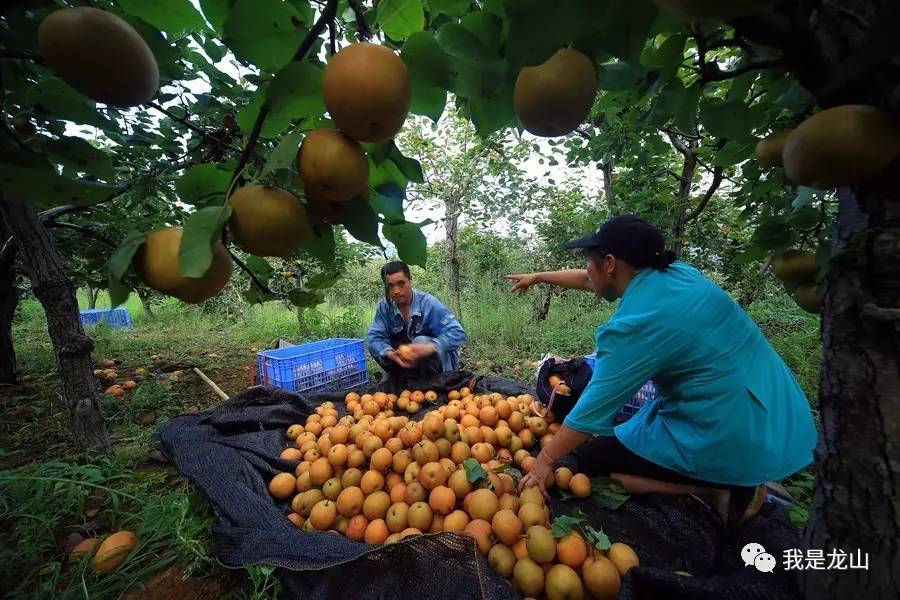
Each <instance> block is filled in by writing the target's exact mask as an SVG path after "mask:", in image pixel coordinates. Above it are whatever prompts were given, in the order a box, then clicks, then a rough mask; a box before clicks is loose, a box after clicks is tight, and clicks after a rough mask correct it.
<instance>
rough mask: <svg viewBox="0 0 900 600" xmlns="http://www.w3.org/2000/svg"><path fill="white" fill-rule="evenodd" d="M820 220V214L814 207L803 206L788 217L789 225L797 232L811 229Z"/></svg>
mask: <svg viewBox="0 0 900 600" xmlns="http://www.w3.org/2000/svg"><path fill="white" fill-rule="evenodd" d="M821 220H822V213H821V212H820V211H819V209H817V208H816V207H814V206H803V207H801V208H798V209H797V210H796V211H794V212H793V213H792V214H791V216H790V219H789V221H790V223H791V225H792V226H793V227H795V228H797V229H799V230H801V231H802V230H806V229H812V228H813V227H815V226H816V225H818V224H819V222H820V221H821Z"/></svg>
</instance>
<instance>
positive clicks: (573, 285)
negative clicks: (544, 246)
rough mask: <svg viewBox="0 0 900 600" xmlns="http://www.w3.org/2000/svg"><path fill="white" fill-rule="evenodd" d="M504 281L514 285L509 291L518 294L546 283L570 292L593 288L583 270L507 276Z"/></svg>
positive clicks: (588, 290)
mask: <svg viewBox="0 0 900 600" xmlns="http://www.w3.org/2000/svg"><path fill="white" fill-rule="evenodd" d="M505 279H508V280H509V281H512V282H513V283H514V284H515V285H513V288H512V290H511V291H513V292H519V293H520V294H524V293H525V292H527V291H528V288H530V287H531V286H533V285H534V284H536V283H546V284H549V285H555V286H557V287H562V288H567V289H570V290H584V291H587V292H593V291H594V288H593V287H592V286H591V280H590V279H588V275H587V271H586V270H585V269H569V270H566V271H546V272H544V273H524V274H519V275H507V276H506V277H505Z"/></svg>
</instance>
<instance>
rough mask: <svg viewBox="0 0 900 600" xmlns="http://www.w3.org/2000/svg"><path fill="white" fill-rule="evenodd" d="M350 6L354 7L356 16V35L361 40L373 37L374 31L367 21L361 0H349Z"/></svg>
mask: <svg viewBox="0 0 900 600" xmlns="http://www.w3.org/2000/svg"><path fill="white" fill-rule="evenodd" d="M349 4H350V8H352V9H353V15H354V16H355V17H356V37H357V39H359V40H360V41H364V40H368V39H369V38H371V37H372V31H371V30H370V29H369V24H368V23H367V22H366V14H365V12H363V7H362V2H361V0H349Z"/></svg>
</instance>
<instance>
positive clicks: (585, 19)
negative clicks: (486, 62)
mask: <svg viewBox="0 0 900 600" xmlns="http://www.w3.org/2000/svg"><path fill="white" fill-rule="evenodd" d="M505 5H506V11H507V13H508V14H509V39H508V41H507V44H506V56H507V59H508V61H509V64H510V66H511V67H512V68H513V69H516V70H517V69H518V68H519V67H522V66H526V65H537V64H540V63H542V62H544V61H545V60H547V59H548V58H550V56H552V55H553V53H554V52H556V51H557V50H559V49H560V48H561V47H564V46H568V45H569V44H570V43H571V42H573V41H575V40H578V39H579V38H581V37H582V36H584V35H587V34H589V33H591V32H592V31H593V30H594V29H595V27H596V24H597V23H601V22H602V19H603V15H604V12H605V10H606V3H605V2H599V1H597V0H557V1H555V2H554V3H553V8H552V10H548V5H547V3H546V2H544V1H543V0H507V2H506V3H505Z"/></svg>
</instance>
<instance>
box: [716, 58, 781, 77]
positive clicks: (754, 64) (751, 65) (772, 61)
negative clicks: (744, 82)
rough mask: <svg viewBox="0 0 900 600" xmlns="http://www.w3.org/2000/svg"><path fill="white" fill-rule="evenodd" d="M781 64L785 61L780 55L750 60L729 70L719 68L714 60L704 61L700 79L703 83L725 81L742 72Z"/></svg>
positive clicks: (770, 67)
mask: <svg viewBox="0 0 900 600" xmlns="http://www.w3.org/2000/svg"><path fill="white" fill-rule="evenodd" d="M782 66H785V62H784V58H781V57H779V58H768V59H763V60H756V61H750V62H748V63H747V64H745V65H744V66H743V67H738V68H737V69H732V70H730V71H723V70H721V69H720V68H719V65H717V64H716V63H714V62H712V63H705V64H703V65H701V66H700V79H701V80H702V81H703V82H704V83H709V82H711V81H725V80H727V79H734V78H735V77H739V76H741V75H743V74H744V73H750V72H751V71H759V70H761V69H772V68H774V67H782Z"/></svg>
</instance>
